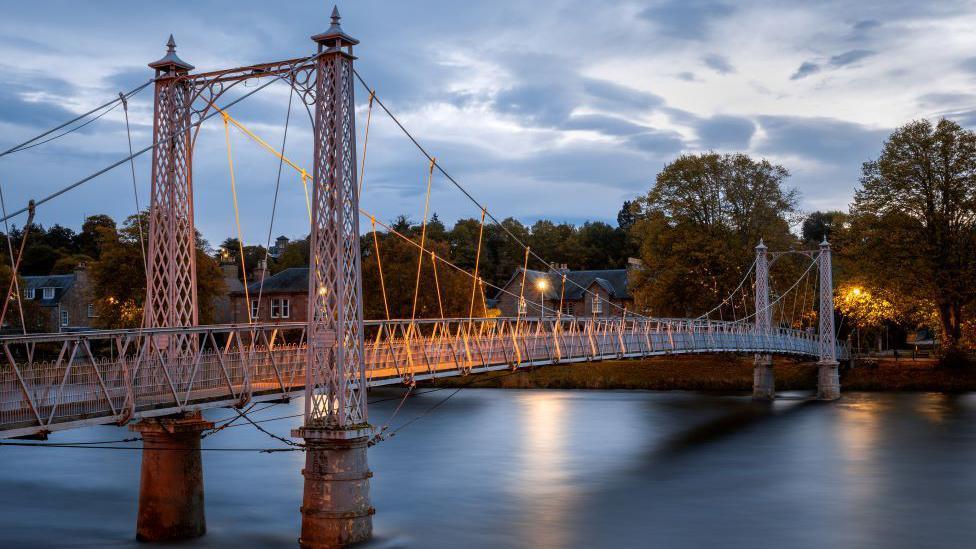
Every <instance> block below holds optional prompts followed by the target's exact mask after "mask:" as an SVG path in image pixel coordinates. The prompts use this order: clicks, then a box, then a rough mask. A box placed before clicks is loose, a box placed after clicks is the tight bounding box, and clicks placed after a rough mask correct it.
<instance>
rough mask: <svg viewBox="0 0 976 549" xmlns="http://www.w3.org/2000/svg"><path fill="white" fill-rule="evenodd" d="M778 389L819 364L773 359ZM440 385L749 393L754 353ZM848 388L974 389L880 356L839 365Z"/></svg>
mask: <svg viewBox="0 0 976 549" xmlns="http://www.w3.org/2000/svg"><path fill="white" fill-rule="evenodd" d="M774 370H775V372H776V389H777V390H779V391H789V390H813V389H816V386H817V365H816V364H815V363H813V362H798V361H795V360H791V359H788V358H777V359H776V360H775V362H774ZM431 384H432V385H434V386H439V387H457V386H462V385H464V386H468V385H473V386H477V387H496V388H503V389H644V390H665V391H670V390H682V391H706V392H751V391H752V357H751V356H748V357H745V356H735V355H695V356H690V355H689V356H673V357H653V358H648V359H644V360H612V361H605V362H591V363H576V364H565V365H555V366H543V367H538V368H533V369H526V370H523V371H520V372H518V373H515V374H512V375H500V374H499V373H497V372H494V373H487V374H477V375H472V376H467V377H453V378H442V379H438V380H436V381H434V382H432V383H431ZM841 388H842V390H846V391H942V392H964V391H976V369H973V368H967V369H947V368H939V367H937V366H936V365H935V362H934V361H931V360H917V361H913V360H898V361H895V360H884V361H880V362H875V363H860V364H858V366H857V367H856V368H842V369H841Z"/></svg>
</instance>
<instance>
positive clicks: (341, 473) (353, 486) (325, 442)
mask: <svg viewBox="0 0 976 549" xmlns="http://www.w3.org/2000/svg"><path fill="white" fill-rule="evenodd" d="M293 436H298V437H302V438H304V439H305V468H304V469H303V470H302V475H303V476H304V477H305V489H304V495H303V497H302V507H301V512H302V535H301V537H300V538H299V539H298V544H299V546H301V547H302V548H305V549H324V548H332V547H346V546H348V545H351V544H354V543H359V542H362V541H366V540H368V539H369V538H370V537H371V536H372V535H373V513H375V510H374V509H373V507H372V506H370V504H369V479H370V478H371V477H372V476H373V473H372V472H371V471H370V470H369V466H368V464H367V462H366V446H367V442H368V440H369V431H367V430H364V429H351V430H336V429H325V428H320V427H307V426H306V427H302V428H300V429H297V430H296V431H294V432H293Z"/></svg>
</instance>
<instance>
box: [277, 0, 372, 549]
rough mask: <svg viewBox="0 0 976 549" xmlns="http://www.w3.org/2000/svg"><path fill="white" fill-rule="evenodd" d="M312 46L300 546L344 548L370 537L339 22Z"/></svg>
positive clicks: (355, 229)
mask: <svg viewBox="0 0 976 549" xmlns="http://www.w3.org/2000/svg"><path fill="white" fill-rule="evenodd" d="M339 20H340V17H339V12H338V10H337V9H334V8H333V10H332V25H331V26H330V27H329V28H328V30H326V31H325V32H323V33H321V34H317V35H315V36H313V37H312V40H313V41H314V42H315V43H316V44H317V45H318V51H319V54H320V55H319V57H318V58H317V59H316V61H315V63H316V71H315V72H316V82H315V95H316V101H315V135H314V141H315V150H314V158H313V162H314V164H313V181H314V187H313V191H312V228H311V237H310V250H311V254H310V258H309V281H308V282H309V284H308V365H307V368H306V382H305V419H304V425H303V426H302V427H301V428H300V429H297V430H296V431H294V432H293V435H294V436H298V437H302V438H304V439H305V445H306V451H305V468H304V470H303V471H302V474H303V475H304V477H305V486H304V496H303V499H302V509H301V512H302V533H301V538H300V539H299V543H300V545H301V546H302V547H309V548H320V547H337V546H345V545H348V544H351V543H356V542H359V541H363V540H366V539H368V538H369V537H370V536H371V535H372V528H373V526H372V514H373V512H374V510H373V508H372V507H371V506H370V503H369V478H370V477H371V476H372V473H371V472H370V471H369V467H368V465H367V461H366V446H367V441H368V439H369V435H370V433H371V427H370V425H369V424H368V423H367V414H366V377H365V369H364V357H363V306H362V274H361V265H360V248H359V196H358V187H357V179H356V121H355V102H354V84H355V75H354V73H353V60H354V59H355V57H354V56H353V54H352V48H353V46H354V45H356V44H358V43H359V41H358V40H356V39H355V38H353V37H351V36H349V35H348V34H346V33H345V32H344V31H343V30H342V27H341V26H340V24H339Z"/></svg>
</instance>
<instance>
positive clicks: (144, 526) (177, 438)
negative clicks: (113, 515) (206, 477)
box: [130, 412, 213, 541]
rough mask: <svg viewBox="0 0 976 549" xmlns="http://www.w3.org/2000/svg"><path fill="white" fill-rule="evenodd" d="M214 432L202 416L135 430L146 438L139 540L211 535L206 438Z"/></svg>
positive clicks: (155, 421) (145, 423)
mask: <svg viewBox="0 0 976 549" xmlns="http://www.w3.org/2000/svg"><path fill="white" fill-rule="evenodd" d="M211 427H213V423H211V422H209V421H204V420H203V418H202V417H201V415H200V412H188V413H184V414H178V415H174V416H166V417H159V418H149V419H144V420H142V421H140V422H139V423H136V424H135V425H132V426H130V429H131V430H133V431H135V432H137V433H139V434H140V435H142V475H141V478H140V481H139V516H138V519H137V522H136V538H137V539H138V540H140V541H171V540H181V539H190V538H196V537H200V536H202V535H203V534H204V533H206V531H207V523H206V519H205V518H204V509H203V460H202V458H201V456H200V433H202V432H203V431H204V430H205V429H210V428H211Z"/></svg>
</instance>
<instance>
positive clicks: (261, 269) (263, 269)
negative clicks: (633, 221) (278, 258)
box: [248, 259, 268, 282]
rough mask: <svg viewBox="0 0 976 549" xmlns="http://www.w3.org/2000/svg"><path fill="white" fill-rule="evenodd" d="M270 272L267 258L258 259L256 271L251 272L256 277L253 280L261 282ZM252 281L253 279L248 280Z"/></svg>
mask: <svg viewBox="0 0 976 549" xmlns="http://www.w3.org/2000/svg"><path fill="white" fill-rule="evenodd" d="M267 272H268V263H267V262H266V261H265V260H263V259H262V260H260V261H258V265H257V267H255V268H254V273H252V274H251V276H252V278H253V279H254V280H253V282H260V281H261V280H262V279H263V278H264V277H265V275H266V274H267ZM248 282H251V281H248Z"/></svg>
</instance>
